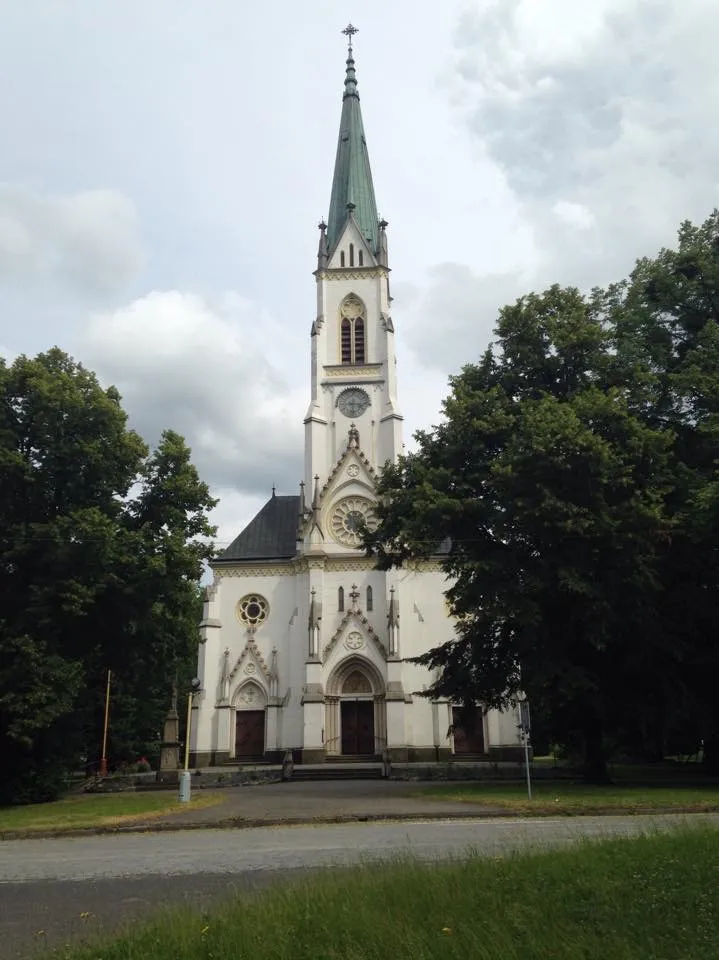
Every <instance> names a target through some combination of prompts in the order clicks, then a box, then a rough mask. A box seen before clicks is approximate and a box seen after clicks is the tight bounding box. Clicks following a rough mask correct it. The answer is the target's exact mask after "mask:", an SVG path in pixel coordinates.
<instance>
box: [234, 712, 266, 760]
mask: <svg viewBox="0 0 719 960" xmlns="http://www.w3.org/2000/svg"><path fill="white" fill-rule="evenodd" d="M264 754H265V711H264V710H238V711H237V719H236V721H235V756H236V757H254V758H256V759H259V758H260V757H263V756H264Z"/></svg>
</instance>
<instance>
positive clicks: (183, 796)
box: [179, 770, 191, 803]
mask: <svg viewBox="0 0 719 960" xmlns="http://www.w3.org/2000/svg"><path fill="white" fill-rule="evenodd" d="M190 793H191V784H190V771H189V770H181V771H180V794H179V800H180V803H189V802H190Z"/></svg>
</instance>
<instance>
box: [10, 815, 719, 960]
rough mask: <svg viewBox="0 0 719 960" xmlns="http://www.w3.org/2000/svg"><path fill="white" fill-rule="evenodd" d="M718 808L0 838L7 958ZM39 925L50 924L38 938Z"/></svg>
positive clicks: (714, 820)
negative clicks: (320, 887)
mask: <svg viewBox="0 0 719 960" xmlns="http://www.w3.org/2000/svg"><path fill="white" fill-rule="evenodd" d="M687 822H688V823H692V824H697V823H702V824H707V823H709V824H712V825H714V826H716V827H719V815H717V814H706V815H693V816H691V817H686V816H682V815H667V816H661V817H660V816H654V817H644V816H635V817H574V818H562V819H545V818H542V819H534V820H467V819H465V820H456V821H452V820H446V821H437V820H432V821H420V822H404V823H398V822H394V823H393V822H385V823H367V824H347V825H329V826H294V827H261V828H258V829H254V830H192V831H187V832H177V833H148V834H127V835H118V836H98V837H85V838H78V839H65V840H12V841H5V842H3V843H0V958H1V960H5V958H8V960H9V958H10V957H12V958H14V960H17V958H19V957H24V956H27V955H29V951H31V950H32V949H41V948H43V947H45V946H47V947H51V946H57V945H58V943H64V942H68V941H69V940H76V939H78V938H84V937H85V936H87V935H88V934H91V933H93V932H97V931H98V930H100V929H105V930H110V929H116V928H117V926H118V924H122V923H123V922H126V921H128V920H132V919H136V918H138V917H141V916H143V915H145V914H146V913H147V912H148V911H151V910H152V909H153V908H155V907H157V906H158V905H160V904H166V903H173V902H174V903H178V902H179V903H187V904H190V903H191V904H192V905H194V906H205V905H206V904H208V903H210V902H211V901H212V900H217V899H218V898H222V897H225V896H227V895H231V894H233V893H235V892H238V891H246V890H247V889H253V888H256V887H257V886H261V885H264V884H267V883H269V882H272V881H274V880H277V879H279V878H282V879H284V878H287V877H292V876H297V875H298V874H299V875H302V874H304V873H305V872H306V871H308V870H311V869H314V868H318V867H323V866H340V865H348V864H352V863H356V862H358V861H360V862H361V861H363V860H383V859H388V858H396V857H397V856H403V855H405V856H407V855H409V856H413V857H417V858H421V859H423V860H434V859H439V858H444V857H450V856H454V857H456V856H463V855H467V854H468V853H469V852H471V851H476V852H478V853H480V854H483V855H496V854H498V853H504V852H507V851H509V850H514V849H520V848H526V847H536V846H544V845H552V846H557V845H562V844H567V843H572V842H575V841H577V840H578V839H580V838H582V837H587V836H591V837H597V836H628V835H634V834H637V833H643V832H650V831H655V830H657V829H661V830H666V829H672V828H674V827H676V826H678V825H680V824H683V823H687ZM40 931H43V932H42V933H41V932H40Z"/></svg>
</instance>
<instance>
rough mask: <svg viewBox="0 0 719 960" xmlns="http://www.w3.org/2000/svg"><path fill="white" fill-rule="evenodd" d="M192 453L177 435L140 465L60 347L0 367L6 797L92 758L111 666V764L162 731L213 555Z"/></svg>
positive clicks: (192, 651) (102, 398) (1, 723)
mask: <svg viewBox="0 0 719 960" xmlns="http://www.w3.org/2000/svg"><path fill="white" fill-rule="evenodd" d="M189 458H190V452H189V450H188V449H187V447H186V446H185V444H184V442H183V441H182V438H180V437H179V436H177V435H176V434H173V433H166V434H164V435H163V438H162V441H161V443H160V445H159V447H158V450H157V451H156V452H155V453H154V454H150V452H149V451H148V449H147V447H146V445H145V443H144V442H143V441H142V440H141V438H140V437H139V436H138V435H137V434H136V433H135V432H134V431H132V430H129V429H128V428H127V417H126V415H125V413H124V412H123V410H122V407H121V404H120V397H119V394H118V393H117V391H116V390H115V389H114V388H112V387H111V388H109V389H103V388H102V387H101V386H100V385H99V383H98V381H97V378H96V377H95V376H94V374H92V373H91V372H90V371H87V370H86V369H85V368H83V367H82V366H81V365H80V364H77V363H75V362H74V361H73V360H72V359H71V358H69V357H68V356H66V355H65V354H64V353H62V352H61V351H60V350H58V349H53V350H51V351H50V352H48V353H46V354H41V355H40V356H38V357H37V358H35V359H29V358H27V357H20V358H18V360H16V361H15V362H14V363H13V364H12V366H7V365H6V364H1V365H0V530H1V531H2V533H1V534H0V571H2V574H1V576H0V610H1V611H2V620H1V621H0V745H1V746H2V754H3V780H2V788H0V798H1V799H2V800H5V801H8V800H15V801H17V800H20V799H25V798H31V799H35V798H41V797H45V796H49V795H51V794H53V793H54V792H56V791H57V788H58V784H59V782H60V779H61V777H62V776H63V775H64V774H65V773H66V771H67V769H68V768H69V767H71V766H72V765H74V764H75V763H77V762H78V760H79V759H80V758H81V757H82V756H83V755H86V756H87V755H90V756H91V755H92V752H93V751H95V750H96V748H97V745H99V739H100V734H101V718H102V706H103V697H104V678H105V675H106V671H107V669H108V668H109V669H112V670H113V673H114V676H115V678H116V687H115V692H116V695H114V696H113V705H112V709H113V729H114V731H115V733H114V734H113V736H114V737H115V739H116V741H117V742H116V744H115V747H116V751H115V752H116V755H118V756H119V757H122V755H123V753H127V752H129V751H133V750H134V749H137V748H138V747H139V746H140V745H141V744H143V743H147V741H148V738H150V739H151V738H155V737H156V736H157V734H158V733H159V728H160V725H161V720H162V713H163V712H164V710H166V708H167V699H168V692H169V688H170V684H171V683H172V680H173V677H174V672H175V671H176V670H177V671H180V672H182V671H183V670H184V671H187V670H188V669H192V668H191V667H189V666H188V663H189V661H190V660H192V659H193V658H194V656H195V655H196V648H195V646H194V637H193V631H195V630H196V622H197V621H196V619H195V612H196V603H197V595H198V581H199V578H200V576H201V572H202V564H203V562H204V560H205V559H206V558H207V557H209V556H210V555H211V551H212V546H211V543H210V542H209V538H210V537H211V536H212V535H213V530H212V528H211V527H210V526H209V523H208V521H207V512H208V511H209V509H211V507H212V506H213V505H214V502H215V501H213V500H212V498H211V497H210V496H209V492H208V489H207V487H206V485H205V484H203V483H201V482H200V481H199V478H198V477H197V473H196V471H195V469H194V467H193V466H192V465H191V463H190V459H189ZM195 635H196V634H195Z"/></svg>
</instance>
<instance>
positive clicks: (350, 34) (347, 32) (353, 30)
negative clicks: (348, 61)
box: [342, 23, 359, 58]
mask: <svg viewBox="0 0 719 960" xmlns="http://www.w3.org/2000/svg"><path fill="white" fill-rule="evenodd" d="M342 33H343V34H344V35H345V36H346V37H347V53H348V55H349V57H350V58H351V57H352V37H353V36H354V35H355V34H356V33H359V30H358V29H357V27H353V26H352V24H351V23H348V24H347V26H346V27H345V28H344V30H343V31H342Z"/></svg>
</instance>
